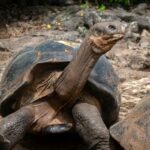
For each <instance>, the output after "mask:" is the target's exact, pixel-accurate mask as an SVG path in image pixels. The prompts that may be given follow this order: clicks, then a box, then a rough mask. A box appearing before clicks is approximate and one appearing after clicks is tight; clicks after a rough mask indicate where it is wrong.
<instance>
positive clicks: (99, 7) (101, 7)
mask: <svg viewBox="0 0 150 150" xmlns="http://www.w3.org/2000/svg"><path fill="white" fill-rule="evenodd" d="M97 10H98V11H105V10H106V6H105V5H104V4H101V5H98V6H97Z"/></svg>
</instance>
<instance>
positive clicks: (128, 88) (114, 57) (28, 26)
mask: <svg viewBox="0 0 150 150" xmlns="http://www.w3.org/2000/svg"><path fill="white" fill-rule="evenodd" d="M30 9H31V8H30ZM46 9H48V8H46ZM46 9H45V10H43V9H39V10H41V12H40V11H37V10H38V9H35V12H34V11H31V13H39V15H35V16H34V14H32V15H31V16H32V19H31V20H30V21H29V18H26V17H27V16H29V15H26V13H28V12H25V13H22V15H20V16H19V17H20V18H21V17H22V20H20V21H19V22H16V21H15V20H14V22H12V23H9V21H8V20H4V24H3V25H1V27H0V39H1V40H0V78H1V76H2V73H3V71H4V69H5V68H6V66H7V64H8V62H9V61H10V60H11V58H12V57H13V56H14V55H15V54H16V53H17V52H18V51H20V50H21V49H22V48H23V47H25V45H26V44H27V45H30V44H33V43H34V40H35V38H37V39H38V40H39V41H40V42H41V41H44V38H43V37H42V36H43V35H44V33H45V35H46V34H47V35H48V34H49V35H48V37H50V38H51V37H52V39H57V38H59V40H61V39H66V37H67V38H68V36H69V35H70V34H73V35H74V36H75V35H76V34H75V33H74V32H68V35H66V33H65V32H62V31H52V30H51V29H50V28H51V27H50V26H47V25H46V24H45V22H44V21H43V20H44V17H45V15H43V14H46ZM31 10H32V9H31ZM43 11H44V12H43ZM12 13H14V14H15V12H12ZM41 14H42V15H41ZM16 15H17V13H16ZM7 17H8V18H9V16H7ZM8 18H7V19H8ZM3 19H4V18H3ZM35 33H36V34H35ZM38 33H39V34H38ZM41 33H42V34H43V35H41ZM31 35H32V36H31ZM33 35H34V36H33ZM39 35H40V36H39ZM45 35H44V36H45ZM57 35H58V36H57ZM60 35H61V36H62V38H60ZM28 36H30V37H32V40H30V42H29V40H28ZM37 36H38V37H37ZM63 36H66V37H65V38H64V37H63ZM69 38H70V37H69ZM37 39H36V40H35V41H36V42H37ZM81 40H82V39H80V38H77V39H76V41H75V42H78V43H80V41H81ZM21 41H23V42H24V41H27V42H24V43H23V44H22V45H23V46H22V48H21V45H19V47H18V48H17V44H16V47H15V43H21ZM31 41H32V42H31ZM4 44H6V45H7V46H6V48H2V45H4ZM9 47H10V48H9ZM131 49H132V48H129V46H127V45H126V44H123V46H122V44H118V46H116V50H115V51H113V52H111V53H109V54H108V58H109V59H110V61H111V62H112V65H113V66H114V68H115V70H116V72H117V74H118V76H119V77H120V81H121V84H120V91H121V97H122V104H121V109H120V119H123V118H124V117H125V116H126V115H127V114H128V112H129V111H131V110H132V108H133V107H134V106H135V105H136V104H137V103H138V102H139V101H141V100H142V99H143V98H144V97H145V96H146V95H147V94H149V93H150V68H149V67H147V68H146V69H145V68H144V69H136V67H135V68H134V67H131V65H132V63H131V64H130V63H129V61H130V59H128V58H129V56H131V55H132V53H134V52H135V51H133V50H131ZM122 51H123V52H122ZM143 51H147V52H148V51H149V52H150V49H146V50H145V49H144V50H143V49H142V50H141V51H139V53H141V52H143ZM114 53H115V54H114ZM136 57H137V58H136ZM133 58H134V59H133V61H134V60H136V59H137V60H138V59H139V57H138V55H133ZM125 64H129V65H125ZM43 138H44V137H42V140H41V137H31V136H27V137H26V139H25V140H23V141H22V142H21V144H19V145H17V146H16V147H15V148H14V150H35V149H36V150H48V149H49V147H48V145H51V149H52V150H55V149H57V150H67V149H68V150H77V149H78V150H79V149H80V150H84V149H85V148H84V144H83V143H82V142H81V139H80V138H79V137H74V136H68V135H65V136H61V137H59V138H57V137H54V138H52V137H48V138H44V140H43ZM30 139H32V142H31V141H30ZM48 139H49V140H48ZM41 141H42V142H41ZM39 142H41V144H40V145H38V144H37V143H39ZM56 143H57V146H56ZM67 143H70V145H69V146H68V144H67Z"/></svg>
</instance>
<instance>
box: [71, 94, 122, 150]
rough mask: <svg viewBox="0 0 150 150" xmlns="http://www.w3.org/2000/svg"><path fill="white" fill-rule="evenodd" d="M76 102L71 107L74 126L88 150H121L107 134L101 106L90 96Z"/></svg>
mask: <svg viewBox="0 0 150 150" xmlns="http://www.w3.org/2000/svg"><path fill="white" fill-rule="evenodd" d="M84 98H85V100H84V101H81V102H79V103H78V104H76V105H75V106H74V107H73V109H72V114H73V118H74V120H75V124H76V125H75V128H76V130H77V132H78V134H79V135H80V136H81V137H82V138H83V140H84V141H85V143H86V144H87V146H88V149H90V150H122V148H121V147H120V146H119V145H118V143H116V142H115V141H114V140H113V139H112V138H111V137H110V134H109V130H108V129H107V127H106V125H105V123H104V121H103V119H102V117H101V107H99V103H98V102H96V101H95V100H96V99H95V98H94V97H92V96H89V95H88V96H86V97H84ZM89 98H90V99H89Z"/></svg>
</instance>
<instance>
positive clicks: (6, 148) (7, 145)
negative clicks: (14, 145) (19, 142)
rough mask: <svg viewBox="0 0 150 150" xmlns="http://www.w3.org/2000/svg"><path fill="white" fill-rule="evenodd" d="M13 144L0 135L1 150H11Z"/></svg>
mask: <svg viewBox="0 0 150 150" xmlns="http://www.w3.org/2000/svg"><path fill="white" fill-rule="evenodd" d="M10 146H11V143H10V141H9V140H7V139H5V138H4V136H3V135H2V134H1V133H0V150H9V149H10Z"/></svg>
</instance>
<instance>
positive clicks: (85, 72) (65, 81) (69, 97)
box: [54, 38, 104, 102]
mask: <svg viewBox="0 0 150 150" xmlns="http://www.w3.org/2000/svg"><path fill="white" fill-rule="evenodd" d="M103 53H104V52H101V51H100V50H98V49H97V46H95V45H94V43H93V40H91V39H90V38H85V40H84V41H83V43H82V45H81V46H80V48H79V50H78V52H77V54H76V56H75V57H74V58H73V60H72V61H71V62H70V63H69V64H68V66H67V67H66V68H65V70H64V71H63V73H62V74H61V76H60V77H59V79H58V80H57V81H56V84H55V85H54V89H55V93H56V95H57V96H58V97H59V98H60V99H61V100H63V101H66V102H69V101H74V100H75V99H76V97H77V96H78V95H79V94H80V92H81V90H82V89H83V87H84V85H85V83H86V81H87V79H88V76H89V74H90V73H91V71H92V69H93V67H94V65H95V64H96V62H97V60H98V59H99V57H100V56H101V55H102V54H103Z"/></svg>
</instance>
